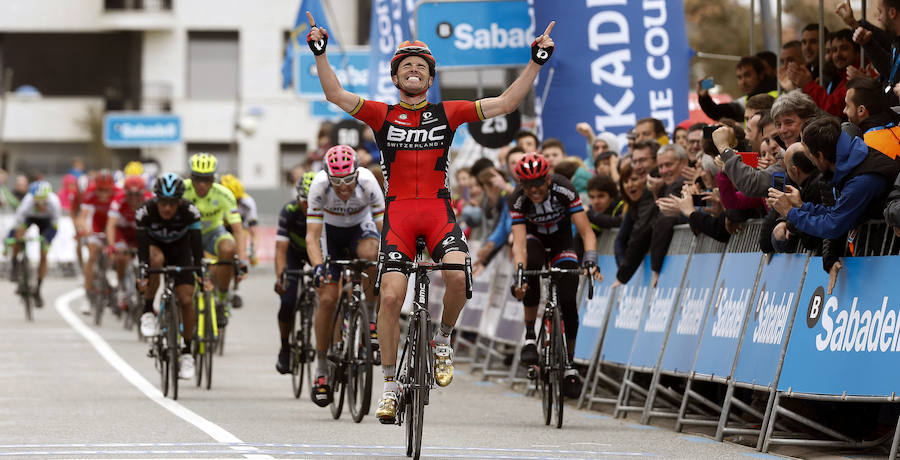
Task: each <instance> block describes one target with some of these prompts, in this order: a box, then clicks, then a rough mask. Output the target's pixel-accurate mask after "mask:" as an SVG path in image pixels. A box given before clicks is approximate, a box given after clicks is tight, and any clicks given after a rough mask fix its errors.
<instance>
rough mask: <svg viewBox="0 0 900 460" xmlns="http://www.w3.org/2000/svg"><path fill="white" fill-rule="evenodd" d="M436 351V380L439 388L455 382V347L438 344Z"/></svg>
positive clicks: (434, 348)
mask: <svg viewBox="0 0 900 460" xmlns="http://www.w3.org/2000/svg"><path fill="white" fill-rule="evenodd" d="M432 350H434V380H435V382H437V384H438V386H442V387H445V386H447V385H450V382H452V381H453V347H451V346H450V345H441V344H437V345H434V346H432Z"/></svg>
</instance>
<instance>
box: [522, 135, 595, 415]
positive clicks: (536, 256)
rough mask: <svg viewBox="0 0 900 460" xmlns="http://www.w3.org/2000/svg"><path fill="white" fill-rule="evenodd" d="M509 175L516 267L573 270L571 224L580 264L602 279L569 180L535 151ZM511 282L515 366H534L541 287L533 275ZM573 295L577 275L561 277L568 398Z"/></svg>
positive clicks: (574, 379)
mask: <svg viewBox="0 0 900 460" xmlns="http://www.w3.org/2000/svg"><path fill="white" fill-rule="evenodd" d="M513 172H514V173H515V175H516V179H517V180H518V181H519V184H518V185H517V186H516V189H515V191H513V193H512V195H510V197H509V213H510V217H512V236H513V244H512V253H513V264H514V266H518V265H519V264H522V265H523V266H524V267H525V268H526V269H527V270H540V269H541V268H544V267H546V266H550V267H559V268H578V256H577V255H576V254H575V241H574V238H573V237H572V224H575V229H576V230H577V231H578V234H579V235H581V238H582V239H583V240H584V260H582V263H581V266H582V267H583V268H584V269H585V270H587V271H588V272H589V273H590V274H591V276H593V278H594V279H598V280H602V279H603V276H602V275H600V270H599V269H598V268H597V239H596V237H595V236H594V231H593V230H591V223H590V222H589V221H588V219H587V214H586V213H585V211H584V206H583V205H582V204H581V198H580V197H579V196H578V192H577V191H576V190H575V186H574V185H572V182H570V181H569V180H568V179H566V178H565V177H563V176H561V175H559V174H549V172H550V164H549V163H548V162H547V160H546V159H545V158H544V157H543V156H541V155H539V154H536V153H529V154H526V155H525V156H524V157H522V158H521V159H520V160H519V161H518V163H516V166H515V170H514V171H513ZM516 284H517V283H514V284H513V294H514V295H515V296H516V298H517V299H519V300H522V303H523V305H524V307H525V345H524V346H523V347H522V352H521V353H522V354H521V363H522V364H523V365H529V366H530V365H535V364H537V363H538V350H537V344H536V341H535V338H536V336H535V331H534V323H535V321H536V320H537V309H538V302H539V301H540V300H541V283H540V279H538V278H537V277H529V278H528V279H527V280H526V283H525V284H523V285H522V287H521V288H520V287H517V286H516ZM577 292H578V277H577V276H574V275H566V276H563V277H562V279H561V280H560V281H559V306H560V311H561V312H562V319H563V332H564V334H565V336H566V348H567V350H568V353H569V356H568V359H569V366H568V369H567V370H566V373H565V377H564V378H565V380H564V387H563V389H564V391H565V393H566V396H568V397H570V398H577V397H578V396H579V394H580V393H581V376H579V375H578V371H577V370H576V369H575V368H574V366H573V365H572V357H573V355H574V353H575V337H576V336H577V335H578V305H577V300H576V293H577Z"/></svg>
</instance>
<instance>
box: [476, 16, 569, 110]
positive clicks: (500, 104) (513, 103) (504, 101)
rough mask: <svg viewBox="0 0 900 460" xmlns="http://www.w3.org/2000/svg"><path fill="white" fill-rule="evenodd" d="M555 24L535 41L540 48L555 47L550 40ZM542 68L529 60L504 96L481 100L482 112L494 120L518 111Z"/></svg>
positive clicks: (552, 23) (551, 23) (549, 26)
mask: <svg viewBox="0 0 900 460" xmlns="http://www.w3.org/2000/svg"><path fill="white" fill-rule="evenodd" d="M554 24H556V23H555V22H553V21H551V22H550V24H549V25H548V26H547V29H546V30H545V31H544V34H543V35H541V36H540V37H537V38H536V39H535V41H536V42H537V45H538V47H540V48H549V47H551V46H553V39H552V38H550V31H551V30H553V25H554ZM540 70H541V66H540V65H539V64H537V63H536V62H534V61H531V60H529V61H528V65H526V66H525V70H524V71H523V72H522V74H521V75H519V78H516V81H514V82H513V83H512V84H511V85H509V88H506V91H504V92H503V94H501V95H499V96H497V97H488V98H485V99H482V100H481V110H482V112H483V113H484V117H485V118H493V117H496V116H498V115H505V114H507V113H510V112H512V111H514V110H516V108H517V107H519V104H520V103H522V100H523V99H525V96H526V95H527V94H528V92H529V91H531V88H532V86H533V85H534V79H535V78H537V75H538V72H540Z"/></svg>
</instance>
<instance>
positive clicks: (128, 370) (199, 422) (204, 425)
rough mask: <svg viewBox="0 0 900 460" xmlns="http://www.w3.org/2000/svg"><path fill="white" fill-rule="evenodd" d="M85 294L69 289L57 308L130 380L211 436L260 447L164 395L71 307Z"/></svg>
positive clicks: (249, 448)
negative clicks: (247, 442)
mask: <svg viewBox="0 0 900 460" xmlns="http://www.w3.org/2000/svg"><path fill="white" fill-rule="evenodd" d="M82 296H84V289H81V288H79V289H75V290H74V291H70V292H67V293H65V294H63V295H61V296H59V297H58V298H57V299H56V302H55V304H54V306H55V307H56V311H57V312H59V314H60V316H62V318H63V319H64V320H65V321H66V322H67V323H69V326H71V327H72V329H75V332H78V333H79V334H81V336H82V337H84V338H85V340H87V341H88V343H90V344H91V346H93V347H94V349H95V350H97V353H99V354H100V356H101V357H103V359H105V360H106V362H107V363H109V365H110V366H112V367H113V369H115V370H116V371H117V372H118V373H119V374H121V375H122V377H124V378H125V380H127V381H128V383H130V384H132V385H134V386H135V387H136V388H137V389H138V390H140V391H141V393H143V394H144V396H146V397H147V398H149V399H150V400H151V401H153V402H155V403H156V404H159V405H160V406H162V407H163V408H164V409H166V410H167V411H169V412H171V413H172V414H174V415H175V416H177V417H179V418H181V419H182V420H184V421H185V422H188V423H190V424H191V425H194V426H195V427H197V428H198V429H200V431H202V432H204V433H206V434H208V435H209V436H210V437H211V438H213V439H215V440H216V441H218V442H221V443H231V444H240V445H237V446H232V447H231V448H232V449H234V450H237V451H243V452H249V451H255V450H258V449H257V448H255V447H252V446H248V445H246V444H244V442H243V441H241V440H240V439H238V437H237V436H235V435H233V434H231V433H229V432H228V431H226V430H225V429H224V428H222V427H220V426H219V425H216V424H215V423H213V422H211V421H209V420H207V419H205V418H203V417H202V416H200V415H199V414H197V413H196V412H194V411H192V410H190V409H188V408H187V407H184V406H182V405H181V404H179V403H178V402H176V401H174V400H172V399H169V398H166V397H165V396H163V394H162V392H161V391H159V389H158V388H156V387H155V386H153V385H152V384H151V383H150V382H148V381H147V379H145V378H144V377H143V376H142V375H141V374H139V373H138V371H136V370H134V368H133V367H131V366H130V365H129V364H128V363H127V362H125V360H124V359H122V357H121V356H119V354H118V353H116V352H115V350H113V349H112V347H110V346H109V344H108V343H107V342H106V340H104V339H103V337H100V334H97V333H96V332H94V331H93V330H92V329H91V328H89V327H88V326H86V325H85V324H84V322H83V321H82V320H81V318H79V317H78V316H77V315H75V314H74V313H72V310H71V309H70V308H69V304H70V303H71V302H72V301H73V300H75V299H76V298H78V297H82ZM244 456H245V457H246V458H273V457H271V456H269V455H258V454H257V455H254V454H245V455H244Z"/></svg>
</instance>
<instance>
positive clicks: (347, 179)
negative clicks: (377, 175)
mask: <svg viewBox="0 0 900 460" xmlns="http://www.w3.org/2000/svg"><path fill="white" fill-rule="evenodd" d="M355 180H356V173H353V174H350V175H347V176H344V177H332V176H328V182H331V185H333V186H335V187H338V186H341V185H350V184H352V183H353V182H354V181H355Z"/></svg>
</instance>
